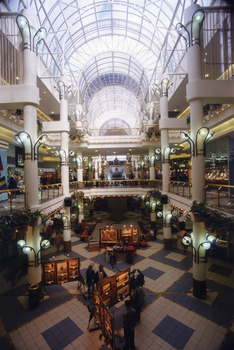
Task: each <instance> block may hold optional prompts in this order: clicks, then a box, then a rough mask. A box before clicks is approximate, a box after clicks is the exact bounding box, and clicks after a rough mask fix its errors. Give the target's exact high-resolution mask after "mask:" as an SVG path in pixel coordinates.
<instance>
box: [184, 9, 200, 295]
mask: <svg viewBox="0 0 234 350" xmlns="http://www.w3.org/2000/svg"><path fill="white" fill-rule="evenodd" d="M203 19H204V12H203V10H202V9H201V8H200V6H199V5H197V4H192V5H191V6H189V7H188V8H187V9H186V11H185V15H184V22H185V25H184V26H183V25H179V27H178V30H179V34H180V35H182V34H181V33H180V31H181V32H182V31H183V30H185V31H186V35H187V39H188V41H187V62H188V86H189V84H190V83H191V82H193V81H195V80H201V79H202V62H201V49H200V43H201V37H200V32H201V27H202V23H203ZM188 102H189V104H190V124H191V134H190V142H191V144H192V145H193V147H192V148H193V149H192V189H193V200H197V201H198V202H204V200H205V157H204V155H203V148H204V142H203V141H204V138H202V135H200V133H199V130H200V129H201V128H202V127H203V101H202V99H200V98H197V99H196V98H193V99H192V100H190V101H188ZM198 169H199V171H198ZM205 238H206V233H205V229H204V223H197V222H193V246H194V248H195V249H196V252H197V254H198V249H199V248H198V247H199V246H200V244H201V243H202V242H204V240H205ZM199 250H200V252H199V253H200V256H202V255H203V253H204V252H203V248H201V247H200V249H199ZM193 295H194V296H195V297H196V298H199V299H200V298H202V299H203V298H205V297H206V264H205V262H204V261H203V262H202V263H201V262H199V259H196V261H195V259H194V260H193Z"/></svg>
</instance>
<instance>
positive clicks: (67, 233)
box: [58, 76, 71, 253]
mask: <svg viewBox="0 0 234 350" xmlns="http://www.w3.org/2000/svg"><path fill="white" fill-rule="evenodd" d="M69 89H70V86H69V84H68V81H67V79H66V77H64V76H62V77H61V78H60V80H59V82H58V91H59V98H60V121H61V122H63V124H64V126H65V127H64V131H62V132H61V134H60V137H61V150H60V151H59V152H60V159H61V183H62V186H63V194H64V195H65V197H69V194H70V192H69V156H68V152H69V149H68V132H69V123H68V112H67V97H68V93H69ZM69 223H70V207H65V220H64V231H63V249H64V251H65V252H66V253H68V252H70V251H71V230H70V225H69Z"/></svg>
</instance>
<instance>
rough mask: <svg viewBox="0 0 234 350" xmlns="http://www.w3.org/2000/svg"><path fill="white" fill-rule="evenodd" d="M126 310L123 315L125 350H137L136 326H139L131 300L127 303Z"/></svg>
mask: <svg viewBox="0 0 234 350" xmlns="http://www.w3.org/2000/svg"><path fill="white" fill-rule="evenodd" d="M125 307H126V310H125V311H124V313H123V325H124V339H125V347H124V350H129V347H130V349H131V350H134V349H135V326H136V324H137V314H136V310H135V309H133V308H132V302H131V300H126V301H125Z"/></svg>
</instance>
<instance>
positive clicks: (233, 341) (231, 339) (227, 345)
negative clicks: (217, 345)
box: [222, 332, 234, 350]
mask: <svg viewBox="0 0 234 350" xmlns="http://www.w3.org/2000/svg"><path fill="white" fill-rule="evenodd" d="M231 349H234V333H233V332H229V333H228V335H227V338H226V339H225V341H224V344H223V347H222V350H231Z"/></svg>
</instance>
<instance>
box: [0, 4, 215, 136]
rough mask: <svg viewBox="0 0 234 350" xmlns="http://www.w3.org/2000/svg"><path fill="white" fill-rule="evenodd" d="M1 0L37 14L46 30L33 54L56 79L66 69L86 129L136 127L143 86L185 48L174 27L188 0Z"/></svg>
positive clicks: (171, 67)
mask: <svg viewBox="0 0 234 350" xmlns="http://www.w3.org/2000/svg"><path fill="white" fill-rule="evenodd" d="M6 2H7V3H8V4H9V6H10V8H11V10H12V11H20V10H22V9H23V8H25V7H27V5H28V6H29V7H30V8H31V9H32V11H34V12H35V13H37V15H38V19H39V23H40V26H43V27H45V28H46V29H47V32H48V35H47V38H46V40H45V42H44V43H43V44H42V45H40V48H39V51H40V52H39V54H40V56H41V58H42V59H43V60H44V62H45V63H46V66H47V67H48V69H49V70H50V72H51V73H52V74H53V75H54V76H56V77H58V76H61V75H62V74H64V75H66V76H68V77H69V79H70V83H71V84H72V85H73V86H74V88H75V89H78V88H79V89H80V91H81V94H82V96H83V99H84V102H85V105H86V108H87V110H88V113H87V114H86V116H85V118H84V117H83V120H82V121H83V123H84V124H85V125H86V126H87V127H89V128H93V129H95V128H96V129H100V128H104V127H105V128H107V129H108V128H110V127H112V126H113V127H114V128H117V129H118V128H120V129H121V128H122V129H125V128H128V127H130V128H134V127H136V126H140V125H141V122H142V120H143V118H144V115H143V113H142V111H141V110H142V103H143V100H144V98H145V95H146V92H147V89H148V88H149V87H150V86H152V84H153V83H155V82H158V78H159V75H160V74H162V73H163V72H164V71H167V72H168V73H171V72H173V71H174V70H175V68H176V66H177V65H178V64H179V61H180V59H181V57H182V55H183V53H184V50H185V47H184V42H183V41H182V40H179V38H178V34H177V32H176V24H177V23H178V22H183V14H184V10H185V9H186V8H187V7H188V6H189V5H190V4H191V0H122V1H121V0H105V1H104V0H74V1H72V0H63V1H61V0H30V1H29V0H28V1H20V0H19V1H16V0H14V1H11V0H8V1H6ZM194 2H196V3H197V4H199V5H201V6H209V5H210V4H213V2H214V1H212V0H204V1H203V0H198V1H194ZM77 102H79V101H77ZM128 133H129V131H128V132H127V134H128ZM109 134H110V133H109Z"/></svg>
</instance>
